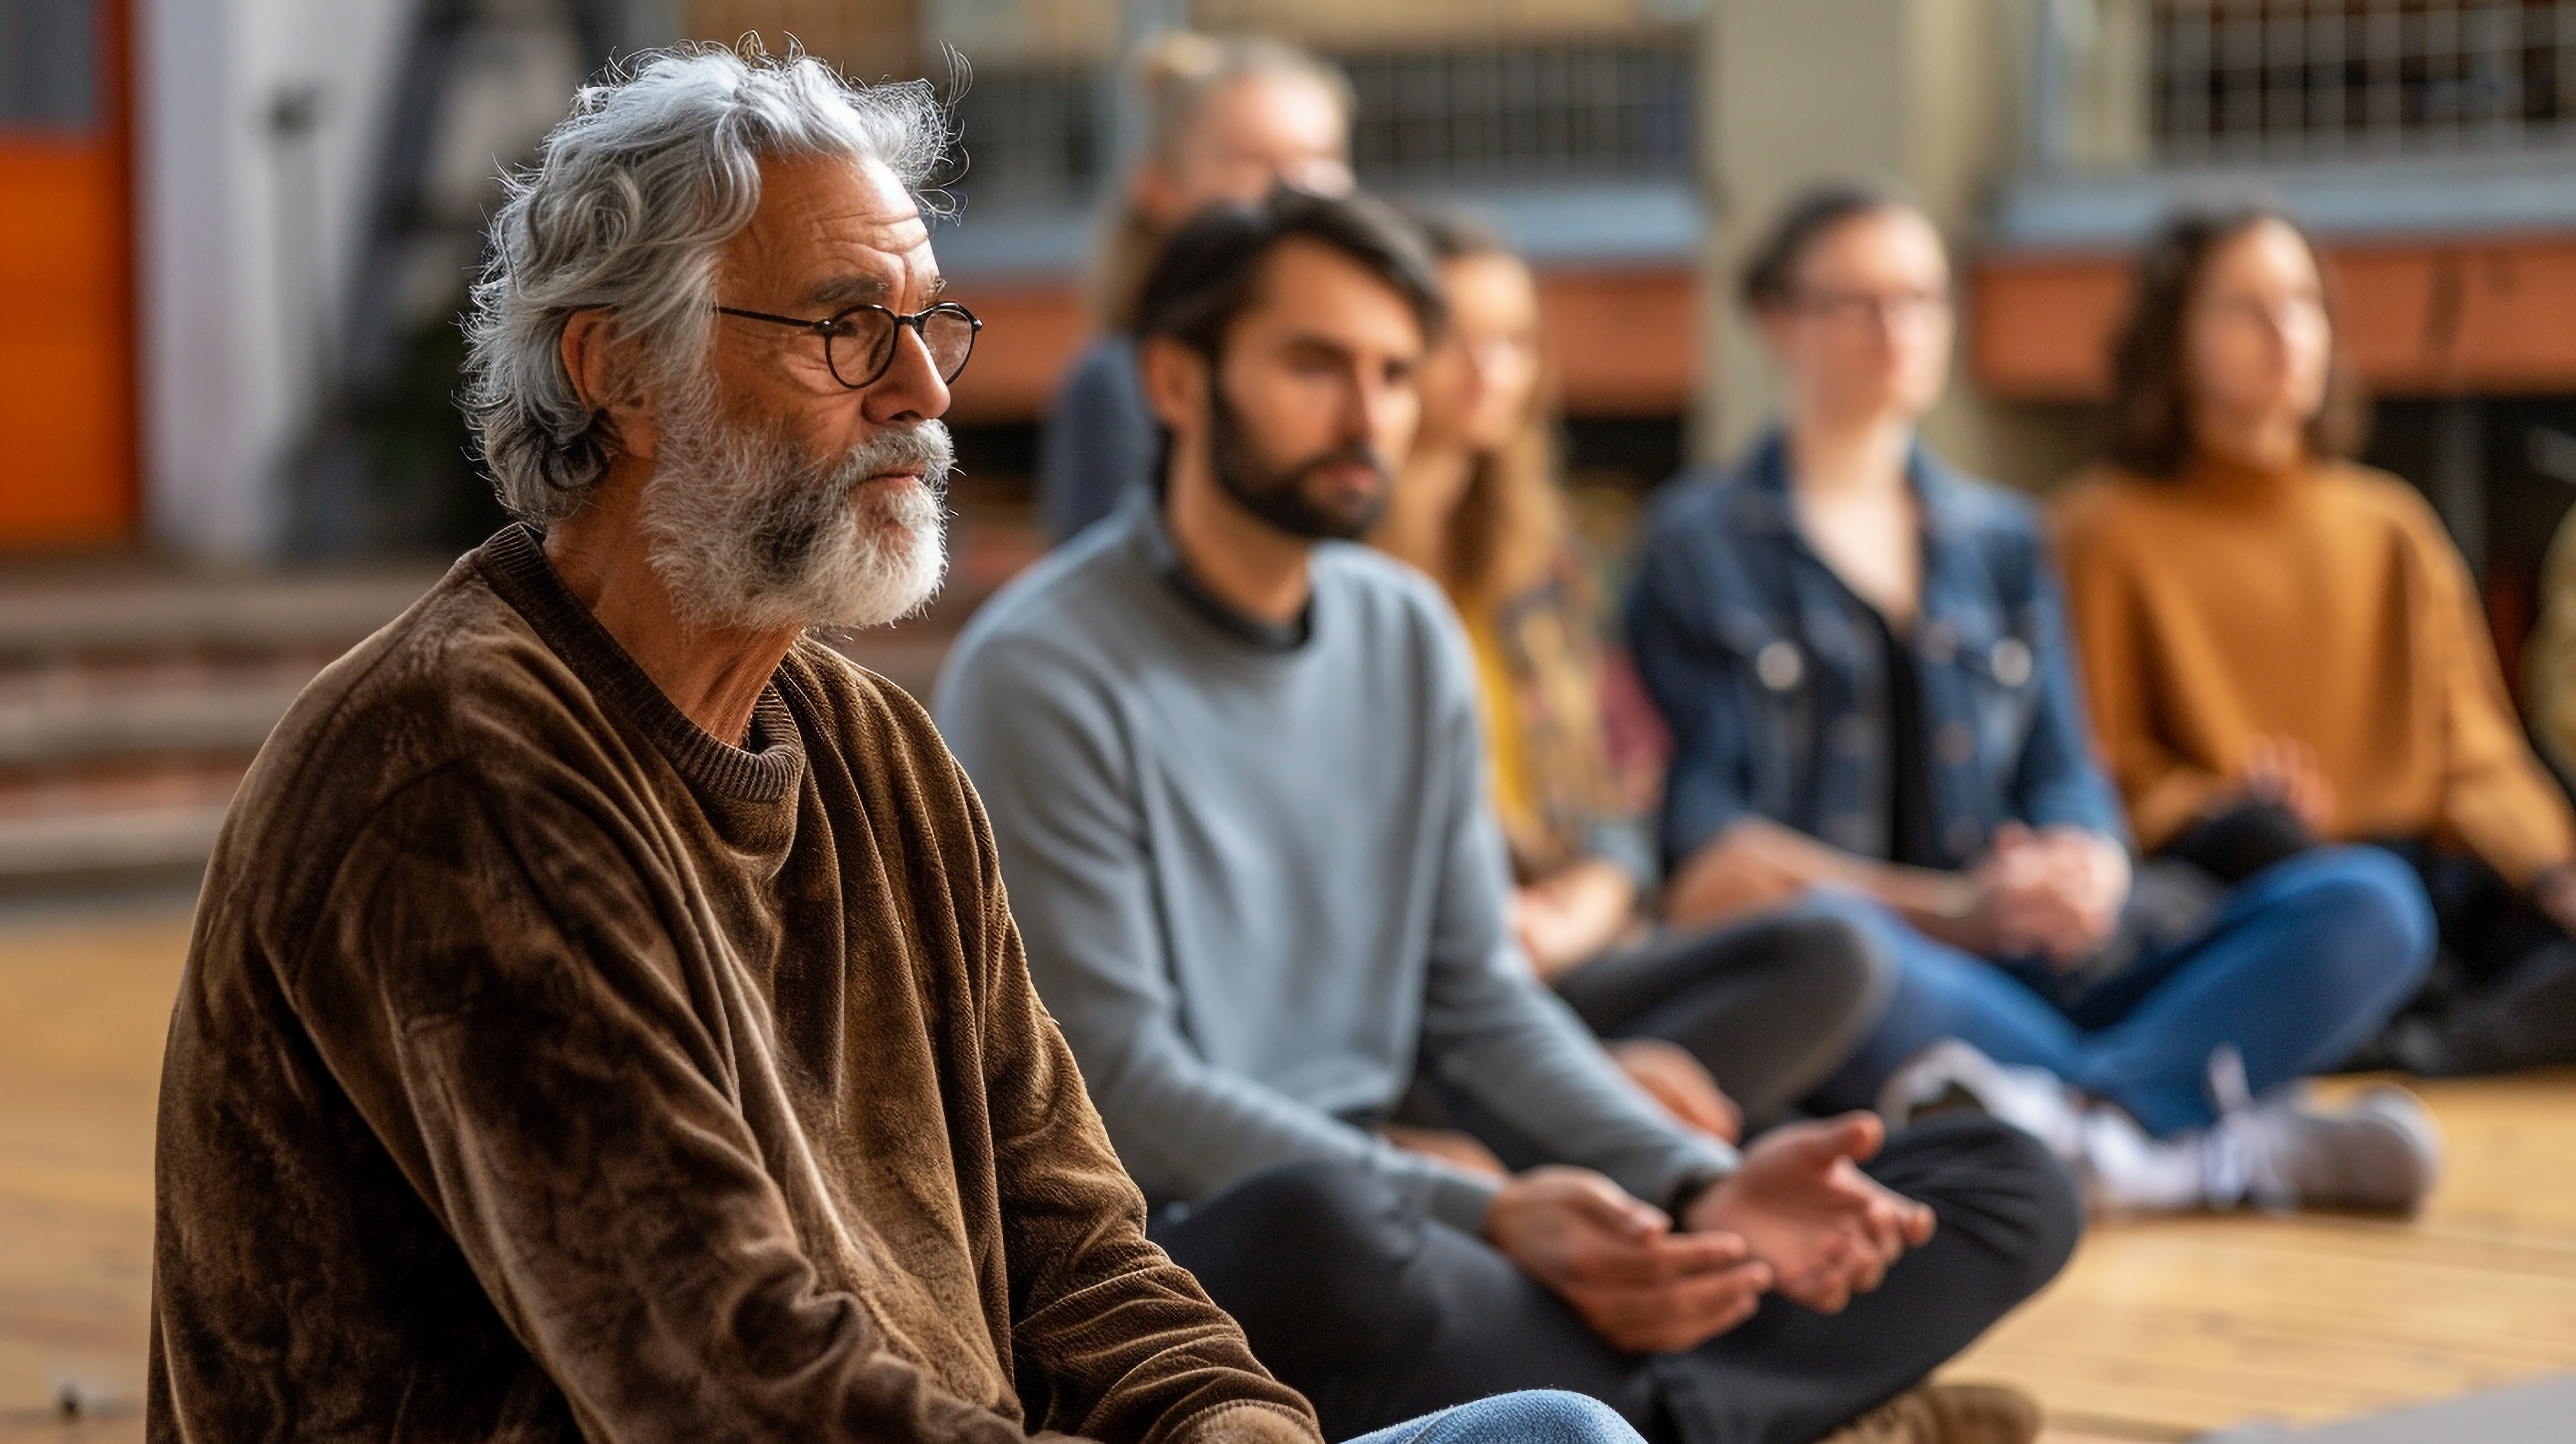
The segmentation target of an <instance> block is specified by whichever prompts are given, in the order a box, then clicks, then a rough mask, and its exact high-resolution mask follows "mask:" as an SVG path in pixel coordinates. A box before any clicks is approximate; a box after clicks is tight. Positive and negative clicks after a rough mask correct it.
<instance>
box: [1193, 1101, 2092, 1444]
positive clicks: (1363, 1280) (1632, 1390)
mask: <svg viewBox="0 0 2576 1444" xmlns="http://www.w3.org/2000/svg"><path fill="white" fill-rule="evenodd" d="M1868 1171H1869V1173H1870V1174H1871V1175H1872V1176H1873V1177H1875V1178H1877V1179H1878V1180H1879V1181H1880V1182H1882V1183H1884V1184H1886V1185H1887V1186H1888V1187H1890V1188H1893V1189H1895V1190H1896V1191H1898V1192H1900V1193H1903V1194H1906V1195H1908V1196H1909V1197H1912V1198H1917V1199H1920V1200H1922V1201H1923V1202H1925V1203H1927V1204H1930V1205H1931V1206H1932V1209H1933V1212H1934V1213H1935V1214H1936V1215H1938V1217H1939V1219H1940V1228H1939V1231H1938V1232H1937V1233H1936V1234H1935V1235H1934V1236H1933V1239H1932V1241H1931V1242H1930V1243H1929V1244H1927V1245H1925V1246H1924V1247H1923V1248H1921V1249H1918V1250H1916V1251H1914V1252H1913V1253H1911V1254H1908V1255H1907V1256H1906V1257H1905V1258H1904V1259H1903V1260H1902V1261H1901V1262H1899V1263H1898V1264H1897V1266H1896V1267H1895V1268H1894V1269H1892V1270H1890V1271H1889V1273H1888V1276H1887V1281H1886V1283H1885V1284H1884V1285H1883V1286H1881V1287H1880V1288H1879V1289H1878V1290H1877V1291H1876V1292H1874V1293H1869V1294H1864V1295H1861V1296H1860V1297H1858V1298H1856V1299H1854V1300H1853V1301H1852V1304H1851V1307H1849V1308H1848V1309H1846V1310H1844V1311H1843V1312H1842V1313H1840V1314H1835V1315H1825V1314H1819V1313H1815V1312H1812V1311H1810V1310H1807V1309H1804V1308H1800V1307H1799V1306H1797V1305H1795V1304H1792V1303H1788V1302H1786V1301H1785V1300H1782V1299H1779V1298H1776V1297H1775V1298H1772V1299H1769V1300H1767V1301H1765V1303H1764V1304H1763V1306H1762V1308H1761V1310H1760V1312H1758V1313H1756V1314H1755V1315H1754V1316H1753V1317H1752V1318H1751V1319H1749V1320H1747V1321H1746V1322H1744V1323H1743V1324H1740V1325H1738V1326H1737V1327H1735V1328H1734V1329H1731V1330H1729V1331H1728V1332H1726V1333H1724V1334H1722V1335H1720V1336H1718V1337H1717V1338H1715V1339H1712V1340H1710V1341H1709V1342H1707V1343H1705V1344H1702V1345H1701V1346H1699V1347H1698V1348H1696V1349H1692V1350H1690V1351H1688V1352H1685V1353H1678V1354H1653V1355H1639V1354H1623V1353H1620V1352H1619V1351H1617V1350H1615V1349H1613V1348H1611V1347H1610V1346H1609V1345H1608V1344H1606V1343H1604V1342H1603V1341H1602V1340H1601V1339H1600V1337H1599V1336H1597V1335H1595V1334H1594V1333H1593V1332H1592V1331H1591V1330H1590V1329H1589V1328H1587V1327H1586V1326H1585V1325H1584V1323H1583V1321H1582V1320H1581V1319H1580V1318H1578V1317H1577V1316H1576V1315H1575V1314H1574V1312H1573V1311H1572V1310H1571V1309H1569V1308H1567V1307H1566V1306H1565V1304H1564V1303H1563V1302H1561V1301H1560V1300H1558V1299H1557V1297H1556V1296H1555V1295H1554V1294H1551V1293H1549V1292H1548V1291H1547V1290H1546V1289H1545V1288H1544V1287H1543V1286H1541V1285H1540V1284H1539V1283H1538V1282H1537V1281H1536V1280H1534V1279H1532V1278H1530V1277H1529V1276H1528V1275H1526V1274H1524V1273H1522V1272H1521V1271H1520V1269H1519V1268H1518V1267H1517V1266H1515V1265H1514V1264H1513V1263H1512V1262H1511V1261H1510V1260H1509V1259H1507V1258H1505V1257H1504V1256H1503V1255H1502V1254H1501V1253H1499V1252H1497V1251H1496V1250H1494V1249H1493V1248H1492V1247H1490V1246H1489V1245H1487V1244H1486V1243H1485V1242H1484V1241H1483V1240H1481V1239H1478V1238H1476V1237H1473V1236H1471V1235H1469V1234H1467V1233H1464V1232H1461V1231H1460V1230H1458V1229H1455V1228H1452V1227H1450V1226H1449V1225H1447V1224H1444V1223H1442V1222H1440V1221H1438V1220H1437V1219H1434V1218H1432V1217H1430V1216H1429V1215H1428V1214H1427V1213H1426V1212H1424V1211H1423V1210H1422V1208H1420V1207H1419V1206H1418V1205H1415V1204H1413V1203H1411V1202H1409V1201H1408V1200H1407V1199H1406V1198H1404V1197H1403V1196H1402V1195H1401V1194H1399V1193H1398V1191H1397V1190H1395V1189H1394V1188H1393V1187H1391V1186H1390V1185H1389V1184H1388V1183H1387V1182H1386V1180H1385V1179H1384V1178H1382V1177H1381V1176H1379V1175H1376V1174H1373V1173H1370V1172H1367V1171H1365V1170H1363V1169H1360V1168H1357V1167H1353V1166H1350V1165H1345V1164H1330V1163H1305V1164H1293V1165H1290V1166H1288V1167H1285V1168H1279V1169H1274V1170H1272V1171H1270V1172H1267V1173H1263V1174H1260V1175H1257V1176H1255V1177H1253V1178H1251V1179H1248V1180H1246V1181H1245V1182H1243V1183H1241V1184H1238V1185H1236V1186H1235V1187H1233V1188H1231V1189H1229V1190H1227V1191H1226V1192H1224V1193H1222V1194H1219V1195H1218V1196H1217V1197H1216V1198H1214V1199H1211V1200H1209V1201H1208V1202H1207V1203H1206V1204H1204V1205H1202V1206H1201V1207H1199V1208H1196V1209H1194V1210H1191V1211H1189V1212H1188V1213H1186V1214H1184V1215H1182V1216H1180V1217H1179V1218H1177V1219H1175V1218H1173V1217H1171V1216H1170V1214H1169V1213H1165V1214H1162V1215H1159V1216H1158V1217H1157V1218H1156V1220H1155V1221H1154V1224H1153V1226H1152V1235H1153V1238H1154V1240H1155V1241H1156V1242H1157V1243H1160V1244H1161V1245H1163V1247H1164V1248H1165V1249H1167V1250H1169V1251H1170V1253H1171V1255H1172V1257H1173V1258H1174V1259H1176V1260H1177V1261H1179V1262H1180V1263H1181V1265H1182V1266H1183V1267H1185V1268H1187V1269H1189V1270H1190V1271H1191V1272H1192V1273H1194V1274H1196V1275H1197V1276H1198V1279H1199V1282H1200V1283H1201V1284H1202V1285H1204V1286H1205V1287H1206V1288H1207V1291H1208V1293H1209V1294H1210V1295H1211V1296H1213V1297H1214V1298H1215V1300H1216V1302H1217V1304H1218V1305H1219V1306H1220V1307H1222V1308H1224V1309H1225V1310H1226V1311H1227V1312H1229V1313H1231V1314H1233V1315H1234V1317H1235V1318H1236V1319H1237V1320H1238V1321H1240V1322H1241V1323H1242V1325H1243V1328H1244V1332H1245V1333H1246V1334H1247V1335H1248V1336H1249V1337H1250V1339H1251V1341H1252V1351H1253V1353H1254V1354H1255V1355H1257V1356H1258V1357H1259V1358H1260V1359H1261V1361H1262V1362H1263V1363H1264V1364H1267V1365H1268V1366H1269V1367H1270V1369H1271V1371H1272V1372H1273V1373H1275V1374H1277V1375H1278V1376H1279V1377H1280V1379H1281V1380H1282V1381H1284V1382H1285V1383H1287V1384H1288V1385H1289V1386H1290V1387H1291V1388H1295V1389H1298V1390H1301V1391H1303V1392H1304V1393H1305V1395H1306V1397H1307V1398H1309V1399H1311V1400H1313V1401H1314V1403H1315V1408H1316V1410H1317V1411H1318V1412H1319V1413H1320V1414H1321V1415H1322V1416H1323V1424H1324V1437H1326V1438H1328V1439H1344V1438H1349V1437H1351V1436H1353V1435H1357V1434H1361V1433H1365V1432H1367V1431H1369V1430H1372V1429H1377V1428H1382V1427H1384V1426H1386V1425H1388V1424H1393V1423H1396V1422H1398V1421H1400V1420H1403V1419H1409V1418H1412V1417H1414V1416H1415V1415H1418V1414H1423V1413H1428V1412H1430V1411H1431V1410H1434V1409H1441V1408H1446V1407H1448V1406H1450V1405H1453V1404H1459V1403H1463V1402H1465V1401H1467V1400H1469V1399H1476V1398H1482V1397H1484V1396H1485V1395H1488V1394H1494V1393H1500V1392H1503V1391H1505V1390H1511V1389H1569V1390H1572V1391H1574V1392H1576V1393H1582V1394H1589V1395H1591V1396H1593V1397H1594V1398H1596V1399H1599V1400H1601V1401H1602V1402H1604V1403H1606V1404H1609V1405H1610V1406H1611V1407H1613V1408H1615V1409H1617V1410H1618V1411H1619V1412H1620V1414H1621V1415H1622V1416H1624V1417H1625V1418H1626V1419H1627V1420H1628V1422H1629V1423H1631V1424H1633V1425H1635V1426H1636V1428H1637V1430H1638V1431H1639V1432H1640V1433H1642V1434H1643V1435H1645V1437H1646V1438H1647V1439H1648V1440H1649V1441H1651V1444H1809V1441H1812V1440H1814V1439H1817V1438H1820V1437H1821V1436H1823V1435H1825V1434H1827V1433H1829V1432H1831V1431H1832V1430H1834V1429H1835V1428H1837V1427H1839V1426H1841V1425H1842V1424H1844V1423H1845V1422H1847V1421H1849V1420H1850V1419H1851V1418H1853V1417H1854V1416H1856V1415H1858V1414H1860V1413H1863V1412H1864V1411H1866V1410H1868V1409H1870V1408H1872V1407H1874V1406H1875V1405H1877V1404H1879V1403H1881V1402H1883V1401H1884V1400H1886V1399H1889V1398H1892V1397H1894V1396H1895V1395H1897V1394H1899V1393H1901V1392H1903V1391H1904V1390H1906V1389H1908V1388H1910V1387H1912V1386H1913V1385H1914V1384H1915V1383H1917V1382H1918V1381H1920V1380H1921V1379H1922V1378H1923V1377H1924V1376H1925V1375H1927V1374H1929V1373H1930V1372H1931V1371H1932V1370H1933V1369H1935V1368H1937V1367H1939V1366H1940V1365H1941V1364H1942V1363H1944V1362H1946V1361H1947V1360H1948V1359H1949V1358H1950V1357H1951V1356H1952V1355H1954V1354H1956V1353H1957V1352H1958V1351H1959V1350H1960V1349H1962V1348H1964V1347H1966V1346H1967V1345H1968V1344H1969V1343H1970V1342H1971V1341H1972V1340H1974V1339H1975V1338H1976V1337H1977V1336H1978V1335H1980V1334H1982V1333H1984V1332H1985V1331H1986V1329H1987V1328H1988V1327H1989V1326H1990V1325H1992V1324H1993V1323H1994V1322H1995V1321H1996V1320H1997V1319H1999V1318H2001V1317H2003V1315H2004V1314H2005V1313H2006V1312H2007V1311H2009V1310H2010V1309H2012V1308H2013V1306H2014V1305H2016V1304H2018V1303H2020V1302H2021V1301H2022V1300H2023V1299H2025V1298H2028V1297H2029V1296H2030V1295H2031V1294H2033V1293H2034V1292H2036V1291H2037V1290H2038V1289H2039V1288H2040V1287H2041V1286H2042V1285H2044V1284H2046V1283H2047V1282H2048V1281H2049V1280H2050V1279H2051V1278H2053V1277H2055V1276H2056V1274H2057V1271H2058V1270H2059V1269H2060V1268H2061V1267H2063V1266H2064V1265H2065V1262H2066V1258H2067V1255H2068V1254H2069V1253H2070V1252H2072V1251H2073V1249H2074V1246H2075V1240H2076V1236H2077V1234H2078V1233H2079V1232H2080V1231H2081V1229H2082V1223H2081V1207H2080V1205H2079V1204H2078V1202H2077V1200H2076V1196H2075V1189H2074V1186H2073V1184H2072V1183H2070V1182H2069V1181H2068V1179H2067V1176H2066V1174H2065V1172H2064V1170H2063V1169H2061V1168H2060V1167H2059V1166H2058V1165H2057V1163H2056V1162H2055V1161H2054V1160H2053V1159H2051V1158H2050V1157H2049V1156H2048V1153H2047V1151H2046V1150H2045V1149H2044V1148H2042V1147H2041V1146H2040V1144H2039V1143H2038V1142H2037V1141H2036V1140H2034V1139H2032V1138H2031V1137H2030V1136H2029V1135H2028V1134H2025V1133H2022V1132H2020V1131H2018V1130H2016V1129H2013V1128H2010V1127H2007V1126H2005V1125H2004V1124H2001V1123H1997V1122H1994V1121H1993V1120H1991V1119H1987V1118H1984V1117H1968V1116H1960V1117H1948V1118H1940V1119H1935V1120H1932V1121H1930V1122H1927V1123H1925V1124H1924V1125H1922V1126H1920V1127H1917V1128H1914V1129H1911V1130H1909V1131H1907V1132H1906V1133H1904V1134H1901V1135H1899V1136H1898V1137H1897V1138H1895V1139H1893V1140H1891V1141H1890V1142H1889V1144H1888V1146H1887V1148H1886V1149H1885V1151H1883V1152H1882V1153H1881V1154H1880V1155H1879V1156H1878V1157H1877V1158H1876V1159H1874V1160H1872V1161H1871V1162H1870V1164H1869V1165H1868Z"/></svg>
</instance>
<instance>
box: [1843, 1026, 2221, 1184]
mask: <svg viewBox="0 0 2576 1444" xmlns="http://www.w3.org/2000/svg"><path fill="white" fill-rule="evenodd" d="M1962 1107H1966V1108H1974V1109H1975V1110H1977V1111H1978V1112H1981V1113H1984V1114H1986V1115H1988V1116H1990V1117H1992V1118H1995V1119H1997V1120H1999V1121H2001V1122H2004V1123H2009V1124H2011V1125H2012V1126H2013V1127H2015V1128H2018V1129H2020V1130H2021V1131H2022V1132H2024V1133H2027V1134H2029V1135H2030V1136H2032V1137H2033V1138H2036V1139H2038V1140H2039V1141H2040V1142H2041V1143H2042V1144H2043V1145H2045V1146H2046V1147H2047V1149H2048V1151H2049V1152H2050V1153H2052V1154H2054V1155H2056V1157H2057V1160H2058V1161H2059V1162H2060V1163H2063V1164H2065V1165H2066V1167H2067V1170H2068V1171H2069V1172H2071V1173H2073V1174H2074V1175H2075V1180H2076V1182H2077V1183H2078V1184H2079V1185H2080V1186H2081V1187H2082V1188H2083V1190H2084V1201H2085V1204H2086V1206H2087V1207H2088V1208H2089V1209H2090V1210H2092V1211H2093V1212H2095V1213H2173V1212H2178V1211H2181V1210H2185V1209H2194V1208H2199V1207H2201V1206H2202V1205H2203V1203H2204V1193H2203V1189H2202V1175H2203V1160H2202V1151H2201V1147H2200V1139H2199V1136H2198V1135H2196V1134H2195V1135H2191V1136H2189V1137H2184V1138H2174V1139H2156V1138H2150V1137H2148V1136H2147V1132H2146V1130H2145V1129H2143V1128H2140V1127H2139V1126H2138V1124H2137V1120H2135V1119H2133V1118H2131V1117H2130V1116H2129V1115H2128V1114H2127V1113H2125V1112H2123V1111H2121V1110H2120V1109H2118V1108H2116V1107H2114V1106H2112V1105H2111V1104H2108V1103H2101V1102H2096V1101H2094V1100H2091V1099H2087V1098H2086V1097H2085V1096H2084V1095H2082V1094H2081V1093H2078V1092H2076V1091H2075V1090H2074V1089H2072V1088H2069V1087H2068V1086H2067V1085H2066V1083H2065V1080H2063V1079H2061V1078H2059V1077H2058V1076H2057V1075H2056V1074H2054V1073H2051V1072H2049V1071H2048V1070H2047V1069H2045V1068H2032V1067H2025V1066H2014V1065H2008V1064H2003V1063H1998V1062H1996V1061H1995V1060H1994V1059H1992V1058H1989V1057H1987V1056H1986V1055H1985V1054H1983V1053H1981V1052H1979V1051H1978V1050H1977V1049H1975V1048H1974V1047H1972V1046H1970V1045H1968V1044H1966V1043H1962V1042H1960V1041H1959V1040H1957V1039H1955V1038H1945V1039H1943V1040H1941V1041H1940V1042H1937V1043H1934V1044H1932V1045H1931V1046H1930V1047H1928V1048H1925V1049H1924V1050H1923V1051H1922V1052H1920V1053H1917V1054H1915V1055H1914V1056H1913V1057H1912V1058H1910V1059H1908V1060H1906V1063H1905V1066H1904V1067H1902V1068H1899V1069H1897V1070H1896V1073H1895V1074H1894V1076H1892V1077H1890V1078H1889V1079H1888V1080H1887V1083H1886V1086H1884V1087H1883V1088H1881V1089H1880V1090H1879V1095H1878V1111H1879V1114H1880V1116H1881V1117H1883V1118H1885V1119H1886V1120H1887V1126H1888V1128H1889V1129H1890V1131H1893V1130H1895V1129H1898V1128H1902V1127H1904V1126H1905V1125H1907V1124H1908V1123H1911V1122H1913V1121H1914V1120H1915V1119H1918V1118H1925V1117H1930V1116H1932V1115H1935V1114H1938V1113H1942V1112H1947V1111H1950V1110H1952V1109H1956V1108H1962Z"/></svg>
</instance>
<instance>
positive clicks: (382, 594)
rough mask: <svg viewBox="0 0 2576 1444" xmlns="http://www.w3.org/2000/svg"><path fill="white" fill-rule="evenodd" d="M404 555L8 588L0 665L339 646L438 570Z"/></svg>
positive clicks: (406, 602) (2, 600) (3, 590)
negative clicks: (295, 571) (323, 568)
mask: <svg viewBox="0 0 2576 1444" xmlns="http://www.w3.org/2000/svg"><path fill="white" fill-rule="evenodd" d="M438 576H439V571H438V569H436V568H432V567H425V566H422V565H420V564H418V563H404V564H400V565H396V566H391V567H388V568H385V569H383V570H381V571H375V572H367V573H355V574H343V573H328V574H317V575H307V576H224V575H217V576H193V575H186V574H160V573H146V574H141V575H133V574H119V573H102V574H97V575H85V576H77V577H64V578H44V579H39V580H33V581H29V580H21V581H18V582H17V583H15V584H12V585H8V586H5V587H0V666H13V667H21V668H23V667H28V666H33V665H40V664H45V663H54V664H60V663H62V662H65V661H68V660H76V659H81V658H84V657H90V656H97V655H134V654H154V653H158V654H168V653H174V652H229V653H254V654H257V653H277V652H307V651H314V650H322V651H325V652H327V653H330V654H337V653H339V652H342V651H345V650H347V649H348V648H349V647H350V646H351V645H353V644H355V643H356V642H358V641H359V640H360V639H362V638H364V637H365V636H366V635H367V634H368V633H370V632H372V631H374V630H375V629H376V628H378V627H381V626H383V625H384V624H385V623H387V622H389V621H391V620H393V618H394V617H396V616H398V615H400V614H401V612H402V610H403V608H405V607H408V606H410V605H411V604H412V603H413V602H414V601H416V600H418V598H419V597H420V594H421V593H422V592H425V591H427V590H428V589H429V587H430V584H431V583H432V582H435V581H436V580H437V579H438Z"/></svg>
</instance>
